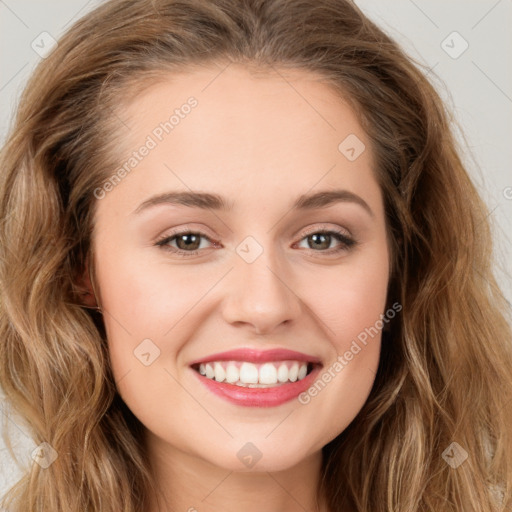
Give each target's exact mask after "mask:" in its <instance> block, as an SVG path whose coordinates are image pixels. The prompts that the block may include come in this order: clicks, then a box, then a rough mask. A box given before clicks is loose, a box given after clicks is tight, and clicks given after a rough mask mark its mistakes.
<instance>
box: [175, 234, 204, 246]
mask: <svg viewBox="0 0 512 512" xmlns="http://www.w3.org/2000/svg"><path fill="white" fill-rule="evenodd" d="M198 240H199V237H198V236H196V235H193V234H192V235H191V234H189V235H181V236H180V237H178V239H177V241H176V243H177V245H178V247H180V241H184V247H180V249H183V248H185V249H187V248H188V249H197V247H198V246H197V241H198ZM194 244H195V245H194ZM193 245H194V246H193ZM192 246H193V247H192Z"/></svg>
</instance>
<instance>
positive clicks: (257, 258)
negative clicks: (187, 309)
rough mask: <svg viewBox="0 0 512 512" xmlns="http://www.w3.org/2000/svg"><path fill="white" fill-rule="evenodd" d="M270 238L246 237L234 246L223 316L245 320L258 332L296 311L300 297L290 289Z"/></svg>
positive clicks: (231, 319)
mask: <svg viewBox="0 0 512 512" xmlns="http://www.w3.org/2000/svg"><path fill="white" fill-rule="evenodd" d="M270 238H271V237H267V238H266V239H265V240H266V241H265V243H264V244H262V243H259V242H258V241H257V240H256V239H254V238H253V237H247V238H246V239H244V240H243V241H242V242H241V243H240V244H239V245H238V246H237V248H236V252H237V254H236V255H235V258H234V262H235V263H234V269H233V272H232V273H231V277H230V279H231V283H232V286H230V290H229V294H228V296H226V298H225V304H224V311H223V314H224V317H225V319H226V321H228V322H229V323H246V324H252V326H253V327H254V328H255V329H257V330H258V331H259V332H267V331H270V330H272V329H274V328H276V327H277V326H279V325H280V324H281V323H284V322H286V321H291V320H294V319H296V318H298V316H299V315H300V311H301V307H300V299H299V297H297V295H296V294H295V293H294V291H293V284H292V283H290V282H287V281H290V274H289V272H286V271H285V270H284V266H283V264H282V261H283V259H282V258H280V257H279V255H278V254H277V251H276V247H272V246H270V241H269V240H270Z"/></svg>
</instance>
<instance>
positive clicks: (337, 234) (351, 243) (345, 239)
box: [155, 229, 357, 257]
mask: <svg viewBox="0 0 512 512" xmlns="http://www.w3.org/2000/svg"><path fill="white" fill-rule="evenodd" d="M183 235H199V236H200V237H202V238H205V239H206V240H208V241H209V242H211V243H213V244H216V242H213V241H212V240H211V239H210V238H209V237H208V236H207V235H205V234H204V233H201V232H200V231H191V230H183V231H177V232H175V233H173V234H172V235H165V236H164V237H162V238H160V239H159V240H157V241H156V242H155V245H156V246H158V247H160V248H161V249H162V250H164V251H169V252H171V253H173V254H176V255H178V256H184V257H190V256H196V255H197V254H199V253H200V252H201V251H202V250H203V249H196V250H194V251H184V250H183V249H176V248H174V247H171V246H169V245H168V243H169V242H171V241H172V240H174V239H176V238H178V237H180V236H183ZM312 235H332V236H333V237H334V238H335V239H336V240H338V242H340V246H339V247H338V248H335V249H326V250H319V251H316V250H314V249H309V250H310V251H313V252H319V253H327V254H329V255H333V254H338V253H340V252H341V251H348V250H350V249H352V248H354V247H355V246H356V245H357V241H356V240H355V239H354V238H351V237H349V236H347V235H346V234H345V233H343V232H341V231H336V230H321V229H317V230H315V231H310V232H308V233H305V234H304V236H303V237H302V238H301V239H300V241H302V240H304V239H305V238H308V237H310V236H312Z"/></svg>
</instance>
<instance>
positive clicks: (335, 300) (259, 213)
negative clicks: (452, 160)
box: [93, 64, 389, 512]
mask: <svg viewBox="0 0 512 512" xmlns="http://www.w3.org/2000/svg"><path fill="white" fill-rule="evenodd" d="M222 69H223V67H222V68H221V67H219V66H210V67H205V68H201V69H194V70H193V71H190V72H187V73H183V74H181V75H174V76H173V77H172V78H169V79H166V80H162V81H161V82H160V83H158V84H156V85H153V86H151V87H149V88H148V89H146V90H145V91H144V92H143V94H142V95H140V96H138V97H137V98H136V99H134V100H133V101H132V102H131V103H130V105H129V106H128V108H127V109H126V110H125V111H123V112H122V118H123V120H124V121H125V122H126V124H127V126H128V129H124V130H125V131H121V132H119V136H120V147H121V149H122V151H121V153H123V156H122V157H121V159H120V161H121V162H122V161H124V160H126V159H127V158H129V157H130V154H131V152H132V151H134V150H136V149H137V148H139V147H140V146H141V145H142V144H143V143H144V141H145V140H146V138H147V136H148V135H149V134H151V133H152V131H153V130H154V128H155V127H156V126H158V125H159V123H161V122H162V121H164V120H166V119H168V118H169V116H170V115H171V114H172V111H173V109H174V108H179V107H180V105H182V104H184V103H185V102H186V100H187V98H189V97H190V96H194V97H195V98H196V99H197V101H198V105H197V106H196V107H195V108H194V109H192V110H191V112H190V114H189V115H187V116H185V117H184V118H183V119H180V122H179V125H177V126H176V127H175V128H174V130H173V131H172V132H171V133H169V134H167V135H165V137H164V138H163V140H162V141H161V142H159V144H158V145H157V147H156V148H154V149H152V150H151V151H150V152H149V154H148V155H147V156H146V157H145V158H143V159H142V161H141V162H140V163H138V165H137V167H136V168H134V169H133V170H132V171H131V172H130V174H128V175H127V176H126V177H125V178H124V179H123V180H122V181H121V183H120V184H118V185H117V186H115V187H113V189H112V190H111V191H109V192H108V193H106V194H105V197H104V198H102V199H100V200H98V201H97V204H96V211H95V228H94V233H93V248H94V266H95V279H96V282H95V290H96V300H97V302H98V304H99V305H100V306H101V308H102V311H103V316H104V321H105V326H106V330H107V337H108V346H109V351H110V357H111V363H112V368H113V372H114V376H115V378H116V382H117V386H118V390H119V393H120V395H121V396H122V398H123V400H124V401H125V402H126V404H127V405H128V407H129V408H130V409H131V410H132V411H133V413H134V414H135V416H136V417H137V418H138V419H139V420H140V421H141V422H142V423H143V424H144V426H145V427H146V429H147V431H146V432H147V436H146V441H147V446H148V450H149V454H150V459H151V461H152V467H153V471H154V473H155V480H156V482H157V483H158V484H159V485H160V487H161V489H162V495H161V496H160V498H159V500H158V502H159V503H157V497H152V504H151V508H150V510H148V511H147V512H156V511H157V510H158V505H160V506H161V510H179V511H187V510H189V511H191V510H198V511H200V512H213V511H218V510H223V511H235V510H240V509H242V510H244V511H245V512H253V511H254V512H256V511H258V512H259V511H260V510H261V503H262V501H261V500H262V498H261V497H262V496H264V503H265V510H266V511H267V512H278V511H279V512H282V511H290V512H295V511H301V512H302V511H303V510H308V511H322V512H326V511H327V507H326V505H325V503H324V501H323V499H320V500H319V502H317V501H316V497H315V493H316V490H317V486H318V482H319V474H320V468H321V460H322V455H321V449H322V447H323V446H324V445H326V444H327V443H328V442H329V441H331V440H332V439H334V438H335V437H336V436H337V435H338V434H340V433H341V432H342V431H343V430H344V429H345V428H346V427H347V426H348V424H349V423H350V422H351V421H352V420H353V419H354V418H355V416H356V415H357V414H358V412H359V411H360V410H361V408H362V406H363V405H364V403H365V401H366V399H367V397H368V395H369V393H370V390H371V388H372V385H373V382H374V379H375V373H376V371H377V367H378V361H379V355H380V341H381V340H380V333H379V335H377V336H375V337H374V338H373V339H371V341H370V342H369V343H368V344H367V346H365V347H364V348H363V349H362V350H361V351H360V352H359V353H358V354H357V355H355V356H354V358H353V359H352V360H351V361H349V363H348V364H347V366H345V367H344V369H343V371H341V372H339V373H338V374H337V375H336V377H335V378H333V379H332V380H331V382H330V383H329V384H328V385H327V386H325V388H324V389H323V390H322V391H321V392H320V393H319V394H318V395H317V396H316V397H314V398H312V399H311V401H310V402H309V403H308V404H307V405H303V404H301V403H299V402H298V401H297V400H292V401H290V402H287V403H285V404H283V405H280V406H277V407H271V408H257V407H242V406H238V405H234V404H231V403H229V402H227V401H225V400H223V399H222V398H220V397H218V396H216V395H214V394H212V393H211V392H210V391H209V390H208V389H207V388H206V387H205V386H203V385H202V383H201V382H200V381H199V379H198V378H197V375H196V374H195V372H194V370H192V369H191V368H190V367H189V363H190V362H191V361H192V360H195V359H199V358H202V357H205V356H207V355H209V354H213V353H216V352H221V351H225V350H231V349H234V348H241V347H247V348H256V349H260V350H263V349H272V348H288V349H291V350H296V351H299V352H305V353H307V354H310V355H314V356H317V357H319V358H320V359H321V361H322V364H323V366H324V369H327V368H329V367H332V365H333V363H334V362H335V361H336V358H337V356H338V355H343V354H344V353H345V352H346V351H347V350H349V348H350V345H351V343H352V341H353V340H354V339H355V338H356V337H357V335H358V334H360V333H361V332H362V331H364V329H365V328H368V327H370V326H374V325H375V323H376V321H377V320H378V319H379V318H380V317H381V314H383V313H384V312H385V304H386V292H387V286H388V275H389V248H388V241H387V238H386V226H385V217H384V207H383V198H382V194H381V190H380V188H379V186H378V183H377V181H376V179H375V176H374V171H373V169H374V161H373V156H372V152H371V148H370V143H369V141H368V139H367V136H366V135H365V133H364V132H363V130H362V128H361V126H360V124H359V122H358V120H357V118H356V116H355V114H354V112H353V111H352V110H351V109H350V108H349V107H348V105H347V104H346V103H344V102H343V101H342V100H341V99H340V97H339V96H337V95H336V94H335V93H334V92H333V91H332V90H331V89H330V88H328V86H327V85H325V83H322V82H321V81H320V80H319V79H318V77H316V76H315V75H312V74H309V73H306V72H304V71H298V70H297V71H290V70H288V71H287V72H286V74H285V73H284V71H280V72H279V73H276V72H271V71H269V72H268V73H258V74H257V75H256V74H253V73H252V72H251V71H250V70H248V69H247V68H243V67H239V66H237V65H234V64H233V65H231V66H229V67H228V68H227V69H225V70H224V71H223V72H220V71H221V70H222ZM285 78H286V79H285ZM349 134H356V135H357V137H358V138H359V139H360V140H361V141H363V142H364V144H365V145H366V150H365V151H363V152H362V154H361V155H360V156H359V157H358V158H357V159H356V160H355V161H352V162H351V161H349V160H348V159H347V158H346V157H345V156H344V154H342V153H341V152H340V151H339V150H338V145H339V144H340V142H342V141H343V140H344V139H345V137H347V136H348V135H349ZM333 189H344V190H348V191H350V192H352V193H353V194H356V195H357V196H359V197H360V198H361V199H362V200H364V202H366V204H367V205H368V207H369V208H370V209H371V211H372V215H371V214H369V213H368V212H367V211H366V210H365V208H363V207H362V206H361V205H360V204H358V203H356V202H353V201H342V202H336V203H334V204H332V205H330V206H327V207H324V208H317V209H312V210H307V211H299V210H297V211H294V210H291V206H292V204H293V202H294V201H295V199H296V198H297V197H299V196H300V195H301V194H306V193H314V192H318V191H320V190H333ZM191 190H193V191H201V192H209V193H215V194H220V195H222V196H223V197H224V198H225V200H226V201H227V202H232V204H233V206H232V209H231V210H226V211H221V210H218V211H217V210H204V209H200V208H197V207H188V206H184V205H176V204H160V205H158V206H153V207H151V208H147V209H145V210H143V211H142V212H140V213H133V212H134V210H136V209H137V207H138V206H139V205H140V204H141V203H143V202H144V201H145V200H147V199H148V198H149V197H152V196H154V195H157V194H161V193H163V192H169V191H191ZM176 228H189V229H190V231H191V232H195V233H197V232H198V231H199V232H201V233H204V235H205V236H206V237H207V238H202V239H201V240H202V241H201V245H200V248H199V251H200V252H199V254H196V255H193V256H181V255H177V254H175V253H172V252H169V251H166V250H165V249H164V248H163V247H161V246H157V245H155V243H156V241H157V240H158V239H161V238H163V236H164V235H167V236H171V235H172V234H173V229H176ZM332 229H339V230H341V231H342V232H343V233H344V234H345V235H347V236H348V235H349V236H351V237H353V238H355V239H356V240H357V243H356V245H355V246H352V247H351V248H345V247H344V246H343V244H342V243H341V242H339V241H337V240H336V238H334V237H332V238H331V239H330V241H329V239H327V241H326V242H325V245H323V246H322V245H321V247H320V248H317V246H315V243H314V241H313V240H312V239H311V236H309V235H312V234H314V233H319V232H322V230H324V231H325V230H332ZM248 236H250V237H253V238H254V239H255V240H256V241H257V243H258V244H259V245H260V246H261V248H262V249H263V252H262V254H261V255H260V256H259V257H258V258H257V259H256V260H255V261H254V262H253V263H250V264H249V263H248V262H247V261H245V260H244V259H243V258H242V257H241V256H240V255H239V254H238V253H237V251H236V249H237V247H238V245H239V244H240V243H241V242H242V241H243V240H244V239H245V238H246V237H248ZM209 240H211V241H213V242H210V241H209ZM178 243H179V244H180V245H178ZM215 243H216V245H215ZM169 245H170V246H171V247H174V248H175V249H177V248H178V247H180V248H181V249H182V250H183V247H184V246H185V249H184V250H186V244H184V243H183V238H181V240H180V239H176V238H175V239H174V240H173V241H171V242H169V243H168V246H169ZM336 248H341V250H340V251H339V252H337V253H333V250H334V249H336ZM251 250H252V249H251ZM329 251H330V254H328V252H329ZM144 339H151V340H152V343H154V345H155V346H157V347H158V349H159V350H160V355H159V357H158V358H157V359H155V360H154V361H153V362H152V363H151V364H150V365H149V366H145V365H144V364H142V363H141V362H140V361H139V360H138V359H137V358H136V357H135V356H134V350H135V349H136V348H137V346H139V344H140V343H141V342H142V340H144ZM248 442H251V443H252V444H253V445H255V446H256V447H257V449H258V450H259V451H260V452H261V454H262V457H261V459H260V460H259V461H258V462H257V464H256V465H255V466H253V467H252V468H248V467H247V466H245V465H244V464H243V463H242V462H241V461H240V459H239V458H238V457H237V452H239V450H240V449H241V448H242V447H243V446H244V445H246V443H248Z"/></svg>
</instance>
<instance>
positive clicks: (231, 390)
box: [194, 359, 321, 407]
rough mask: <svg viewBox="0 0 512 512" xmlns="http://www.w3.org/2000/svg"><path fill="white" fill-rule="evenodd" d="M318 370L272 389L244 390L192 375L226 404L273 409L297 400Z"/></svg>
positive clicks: (197, 373)
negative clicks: (225, 401)
mask: <svg viewBox="0 0 512 512" xmlns="http://www.w3.org/2000/svg"><path fill="white" fill-rule="evenodd" d="M216 360H217V361H218V360H219V359H216ZM266 360H267V361H268V359H266ZM320 370H321V366H319V365H316V366H315V367H314V368H313V370H312V371H311V373H309V374H308V375H306V377H304V378H303V379H302V380H298V381H296V382H290V383H287V384H282V385H280V386H276V387H272V388H244V387H242V386H237V385H235V384H226V383H224V382H217V381H215V380H212V379H208V378H206V377H204V376H203V375H201V374H200V373H199V372H196V371H195V370H194V373H195V374H196V375H197V378H198V379H199V380H200V381H201V382H202V383H203V384H204V385H205V386H206V387H207V388H208V389H209V390H210V391H211V392H213V393H215V394H216V395H217V396H220V397H221V398H223V399H224V400H227V401H228V402H231V403H233V404H236V405H242V406H245V407H275V406H277V405H281V404H284V403H285V402H289V401H290V400H293V399H294V398H297V397H298V396H299V395H300V394H301V393H303V392H304V391H306V389H308V388H309V387H310V386H311V385H312V384H313V382H314V381H315V379H316V378H317V377H318V374H319V373H320Z"/></svg>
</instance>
